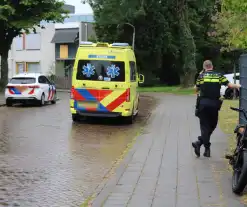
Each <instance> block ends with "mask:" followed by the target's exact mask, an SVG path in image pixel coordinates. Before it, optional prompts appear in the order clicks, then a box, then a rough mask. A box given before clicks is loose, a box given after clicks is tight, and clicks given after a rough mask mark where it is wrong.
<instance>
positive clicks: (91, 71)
mask: <svg viewBox="0 0 247 207" xmlns="http://www.w3.org/2000/svg"><path fill="white" fill-rule="evenodd" d="M143 82H144V76H143V75H141V74H139V75H138V73H137V68H136V58H135V54H134V51H133V50H132V48H131V47H130V46H129V44H127V43H113V44H108V43H100V42H99V43H92V42H82V43H81V44H80V46H79V48H78V50H77V54H76V58H75V63H74V67H73V74H72V88H71V98H70V111H71V114H72V119H73V121H74V122H77V121H79V120H80V117H85V116H95V117H123V118H124V119H125V120H126V122H127V123H129V124H132V123H133V121H134V117H135V116H136V115H137V114H138V104H139V93H138V92H137V87H138V83H143Z"/></svg>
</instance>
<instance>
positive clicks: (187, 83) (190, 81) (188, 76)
mask: <svg viewBox="0 0 247 207" xmlns="http://www.w3.org/2000/svg"><path fill="white" fill-rule="evenodd" d="M195 75H196V71H195V70H188V71H187V72H186V73H185V74H184V76H183V77H182V80H181V86H182V87H183V88H188V87H192V86H193V85H194V82H195Z"/></svg>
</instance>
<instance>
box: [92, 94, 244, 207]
mask: <svg viewBox="0 0 247 207" xmlns="http://www.w3.org/2000/svg"><path fill="white" fill-rule="evenodd" d="M160 96H161V98H160V104H159V106H158V107H157V108H156V110H155V112H154V113H153V115H152V118H151V124H150V125H149V127H148V128H147V129H146V133H145V134H143V135H142V136H140V137H139V138H138V140H137V143H136V145H135V146H134V147H133V149H132V151H131V152H130V155H128V156H127V157H126V159H127V160H128V162H127V163H126V162H125V163H123V164H122V165H121V166H120V170H118V171H117V173H116V175H115V177H114V178H112V179H111V180H110V181H109V183H108V184H107V185H106V186H105V187H104V188H103V190H102V191H100V192H99V194H98V196H97V197H96V199H95V200H94V201H93V206H94V207H99V206H105V207H112V206H129V207H132V206H133V207H137V206H138V207H139V206H141V207H151V206H152V207H216V206H221V207H244V204H241V203H240V201H239V200H238V198H236V197H235V196H234V195H233V194H232V192H231V180H230V179H231V175H230V174H229V173H228V172H227V171H226V169H227V163H226V161H225V160H224V159H223V156H224V152H225V150H226V148H227V137H226V136H225V135H224V134H223V133H222V132H221V131H220V130H219V129H217V130H216V131H215V133H214V134H213V136H212V158H210V159H207V158H204V157H201V158H199V159H198V158H196V157H195V156H194V153H193V150H192V147H191V142H192V141H193V140H195V139H196V138H197V136H198V135H199V124H198V119H197V118H196V117H194V108H193V107H194V103H195V97H193V96H172V95H163V96H162V95H160Z"/></svg>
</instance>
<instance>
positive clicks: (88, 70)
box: [76, 60, 125, 82]
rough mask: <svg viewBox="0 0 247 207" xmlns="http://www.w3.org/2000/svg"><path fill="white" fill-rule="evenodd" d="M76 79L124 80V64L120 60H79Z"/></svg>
mask: <svg viewBox="0 0 247 207" xmlns="http://www.w3.org/2000/svg"><path fill="white" fill-rule="evenodd" d="M76 79H77V80H93V81H116V82H124V81H125V64H124V62H122V61H108V60H79V62H78V67H77V74H76Z"/></svg>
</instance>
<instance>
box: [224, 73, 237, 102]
mask: <svg viewBox="0 0 247 207" xmlns="http://www.w3.org/2000/svg"><path fill="white" fill-rule="evenodd" d="M224 76H225V77H226V78H227V80H228V81H229V82H230V83H234V74H233V73H231V74H226V75H224ZM236 83H237V84H239V73H236ZM220 94H221V96H224V97H225V98H226V99H232V98H233V94H234V91H233V89H231V88H229V87H228V86H221V90H220ZM236 95H237V97H239V91H238V90H236Z"/></svg>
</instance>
